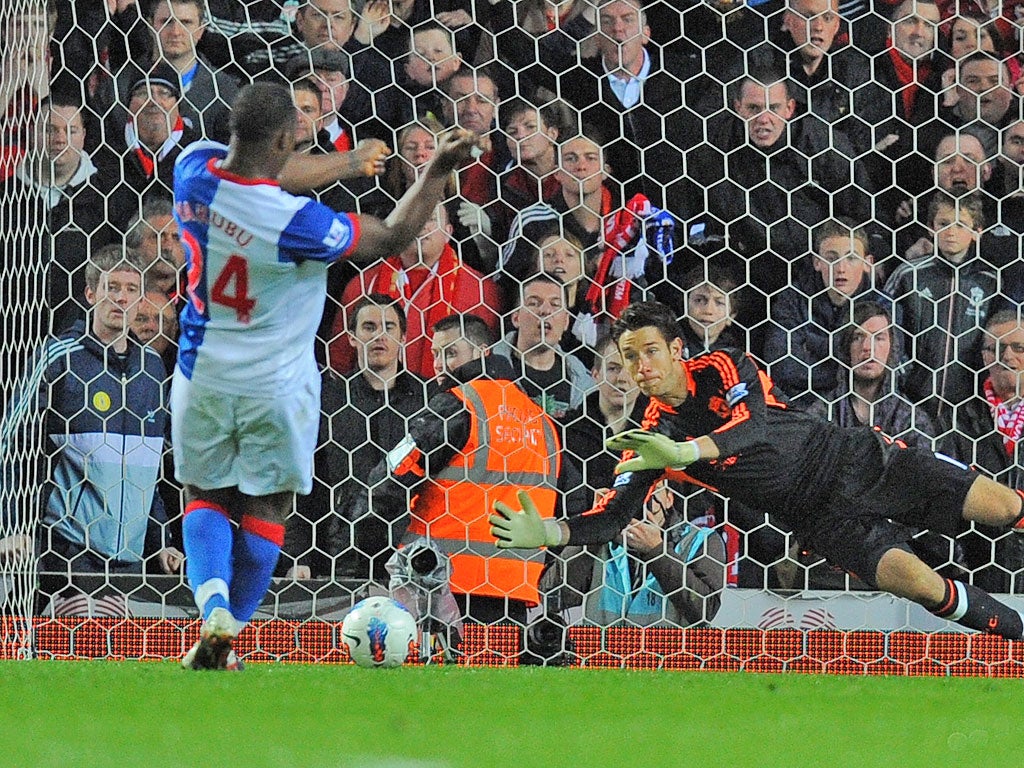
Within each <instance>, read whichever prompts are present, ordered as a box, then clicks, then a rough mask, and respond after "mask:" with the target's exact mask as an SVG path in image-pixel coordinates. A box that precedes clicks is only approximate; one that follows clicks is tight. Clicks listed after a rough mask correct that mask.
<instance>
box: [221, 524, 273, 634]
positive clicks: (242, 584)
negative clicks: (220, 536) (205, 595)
mask: <svg viewBox="0 0 1024 768" xmlns="http://www.w3.org/2000/svg"><path fill="white" fill-rule="evenodd" d="M283 543H284V526H283V525H278V524H277V523H271V522H268V521H266V520H260V519H259V518H256V517H249V516H248V515H244V516H243V517H242V525H241V526H240V528H239V530H238V533H237V535H236V536H235V546H234V551H233V554H234V558H235V578H234V580H233V581H232V582H231V614H232V615H233V616H234V617H235V619H237V620H238V621H241V622H245V621H249V619H251V618H252V615H253V614H254V613H256V609H257V608H259V607H260V603H262V602H263V596H264V595H266V594H267V587H269V586H270V577H271V576H273V575H274V568H275V567H276V566H277V558H278V555H280V554H281V545H282V544H283Z"/></svg>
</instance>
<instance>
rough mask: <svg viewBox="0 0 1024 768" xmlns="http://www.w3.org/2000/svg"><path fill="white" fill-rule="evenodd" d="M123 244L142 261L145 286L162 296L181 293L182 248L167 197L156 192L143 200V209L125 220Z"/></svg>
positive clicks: (182, 274) (182, 281)
mask: <svg viewBox="0 0 1024 768" xmlns="http://www.w3.org/2000/svg"><path fill="white" fill-rule="evenodd" d="M125 245H126V246H127V247H128V249H129V250H130V251H132V252H134V253H135V254H136V255H137V256H138V257H139V258H140V259H141V260H142V263H143V264H145V270H146V271H145V277H146V287H147V288H149V289H152V290H157V291H160V292H161V293H163V294H164V295H165V296H180V295H181V294H182V293H183V289H184V279H185V250H184V248H182V245H181V236H180V235H179V233H178V223H177V222H176V221H175V220H174V204H173V203H172V202H171V199H170V198H168V197H162V196H160V195H155V196H153V197H150V198H149V199H147V200H146V201H145V202H144V203H143V204H142V213H140V214H139V216H138V218H136V219H134V220H133V221H132V222H130V223H129V224H128V231H127V232H126V234H125Z"/></svg>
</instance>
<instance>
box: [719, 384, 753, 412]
mask: <svg viewBox="0 0 1024 768" xmlns="http://www.w3.org/2000/svg"><path fill="white" fill-rule="evenodd" d="M748 394H750V391H749V390H748V389H747V384H746V382H743V381H741V382H740V383H739V384H734V385H733V386H732V387H730V388H729V391H728V392H726V393H725V402H727V403H728V404H729V407H730V408H732V407H733V406H735V405H736V403H738V402H739V401H740V400H742V399H743V398H745V397H746V396H747V395H748Z"/></svg>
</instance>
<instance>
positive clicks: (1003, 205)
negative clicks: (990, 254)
mask: <svg viewBox="0 0 1024 768" xmlns="http://www.w3.org/2000/svg"><path fill="white" fill-rule="evenodd" d="M996 159H997V162H995V163H994V164H993V173H992V183H991V184H990V187H991V189H992V190H993V193H994V195H995V196H996V197H997V198H998V215H996V216H995V217H994V219H993V222H994V224H995V225H994V226H993V227H992V228H990V229H989V230H988V231H987V232H986V233H985V235H982V241H983V242H984V240H985V238H986V235H990V236H992V237H1005V238H1007V241H1008V242H1010V246H1009V248H1007V249H1005V250H1006V258H1007V259H1008V260H1010V261H1013V260H1014V258H1015V256H1016V254H1017V253H1019V250H1020V236H1021V235H1022V234H1024V172H1022V168H1024V120H1018V121H1016V122H1014V123H1011V124H1010V125H1008V126H1007V127H1006V128H1004V129H1003V131H1002V137H1001V140H1000V150H999V154H998V155H997V158H996ZM988 249H989V248H988V244H985V250H986V251H987V250H988ZM1000 253H1001V254H1002V251H1000ZM1000 263H1002V262H1000Z"/></svg>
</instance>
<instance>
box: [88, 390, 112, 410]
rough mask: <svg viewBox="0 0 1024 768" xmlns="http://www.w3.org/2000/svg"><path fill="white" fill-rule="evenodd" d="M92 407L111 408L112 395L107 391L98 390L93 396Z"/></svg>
mask: <svg viewBox="0 0 1024 768" xmlns="http://www.w3.org/2000/svg"><path fill="white" fill-rule="evenodd" d="M92 407H93V408H95V409H96V410H97V411H109V410H110V395H108V394H107V393H106V392H97V393H96V394H95V395H93V396H92Z"/></svg>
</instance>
